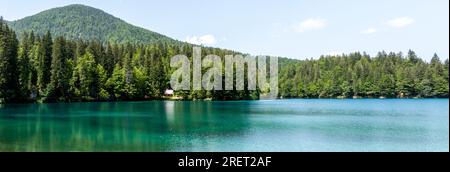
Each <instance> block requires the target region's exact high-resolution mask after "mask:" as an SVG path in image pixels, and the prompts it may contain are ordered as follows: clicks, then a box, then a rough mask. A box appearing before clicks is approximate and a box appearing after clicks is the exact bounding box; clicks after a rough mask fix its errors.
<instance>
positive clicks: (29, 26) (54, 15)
mask: <svg viewBox="0 0 450 172" xmlns="http://www.w3.org/2000/svg"><path fill="white" fill-rule="evenodd" d="M9 25H10V26H11V27H12V28H13V29H14V30H15V31H16V32H17V33H23V32H24V31H31V30H33V31H34V32H35V33H38V34H43V33H45V32H47V30H49V31H50V32H51V33H52V35H54V36H64V37H66V38H69V39H78V38H81V39H85V40H91V39H97V40H101V41H112V42H116V43H127V42H130V43H144V44H148V43H154V42H156V41H169V42H178V41H175V40H173V39H172V38H169V37H167V36H164V35H161V34H159V33H156V32H152V31H149V30H146V29H143V28H140V27H136V26H133V25H131V24H128V23H126V22H125V21H123V20H121V19H119V18H117V17H114V16H112V15H110V14H108V13H106V12H104V11H102V10H100V9H96V8H93V7H88V6H85V5H68V6H64V7H59V8H53V9H49V10H46V11H43V12H40V13H38V14H36V15H33V16H29V17H25V18H23V19H20V20H17V21H12V22H9Z"/></svg>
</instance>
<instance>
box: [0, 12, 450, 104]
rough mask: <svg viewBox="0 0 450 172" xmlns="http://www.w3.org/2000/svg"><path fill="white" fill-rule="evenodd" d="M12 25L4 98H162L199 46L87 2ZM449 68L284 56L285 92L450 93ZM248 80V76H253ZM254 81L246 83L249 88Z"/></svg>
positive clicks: (383, 59)
mask: <svg viewBox="0 0 450 172" xmlns="http://www.w3.org/2000/svg"><path fill="white" fill-rule="evenodd" d="M12 25H13V27H14V28H15V29H17V30H18V31H21V33H23V34H22V35H21V36H20V37H21V41H20V44H19V41H18V40H17V36H16V34H15V32H14V31H13V30H12V29H10V28H9V27H8V26H7V25H6V24H5V23H4V22H3V21H1V20H0V102H14V101H20V102H21V101H39V100H41V101H113V100H141V99H161V98H163V97H164V91H165V90H166V89H170V84H169V80H170V77H171V74H172V72H173V71H174V69H172V68H171V67H170V65H169V62H170V58H171V57H173V56H174V55H177V54H184V55H186V56H187V57H189V58H191V60H192V54H193V52H192V50H193V45H191V44H187V43H181V42H178V41H174V40H172V39H170V38H167V37H165V36H162V35H159V34H156V33H153V32H150V31H146V30H144V29H140V28H136V27H134V26H131V25H129V24H126V23H125V22H123V21H121V20H120V19H117V18H114V17H112V16H110V15H107V14H106V13H104V12H102V11H100V10H97V9H93V8H90V7H85V6H81V5H72V6H67V7H63V8H57V9H52V10H49V11H45V12H42V13H40V14H38V15H35V16H32V17H28V18H25V19H22V20H19V21H16V22H12ZM33 30H35V32H34V31H33ZM47 30H49V31H47ZM22 31H29V32H22ZM35 33H36V34H35ZM44 33H45V34H44ZM40 35H43V36H40ZM52 35H55V36H57V38H56V39H55V40H53V39H52ZM86 40H87V41H86ZM207 54H215V55H218V56H219V57H221V60H222V61H224V58H225V55H230V54H241V53H238V52H234V51H229V50H224V49H218V48H210V47H202V55H201V56H202V57H204V56H205V55H207ZM234 68H236V66H234ZM205 70H206V69H205V68H204V69H202V73H204V72H205ZM223 70H224V67H223ZM246 70H247V67H245V68H244V71H246ZM448 70H449V63H448V59H447V60H445V61H444V62H442V61H441V60H440V58H439V57H438V56H437V55H436V54H435V55H434V56H433V58H432V59H431V61H430V62H429V63H428V62H425V61H423V60H422V59H421V58H420V57H418V56H417V55H416V53H415V52H414V51H409V52H408V53H407V55H406V56H405V57H404V56H403V55H402V53H389V54H387V53H386V52H380V53H378V54H377V55H376V56H375V57H370V56H369V55H367V54H365V53H358V52H357V53H351V54H348V55H345V54H344V55H339V56H322V57H320V58H319V59H307V60H294V59H287V58H280V59H279V79H278V80H279V96H280V97H283V98H289V97H301V98H337V97H338V98H351V97H388V98H394V97H448V96H449V94H448V92H449V86H448V83H449V80H448V78H449V73H448ZM235 72H236V70H234V74H235ZM222 73H224V71H222ZM191 75H192V74H191ZM244 78H245V81H247V80H246V78H247V75H244ZM222 80H223V81H224V80H225V79H224V78H222ZM247 85H248V83H247V82H244V88H247ZM265 91H267V90H266V89H265V88H263V89H261V90H247V89H246V90H242V91H236V90H227V91H204V90H200V91H175V96H178V97H181V98H184V99H212V100H242V99H258V97H259V95H260V94H261V93H264V92H265Z"/></svg>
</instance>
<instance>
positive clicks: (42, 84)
mask: <svg viewBox="0 0 450 172" xmlns="http://www.w3.org/2000/svg"><path fill="white" fill-rule="evenodd" d="M52 46H53V41H52V36H51V34H50V32H49V31H48V32H47V33H46V34H45V35H44V37H43V38H42V40H41V42H40V46H39V50H38V51H39V57H38V60H39V64H38V81H37V82H38V84H37V85H38V88H39V94H40V95H43V94H44V93H45V91H46V89H47V85H48V84H49V83H50V75H51V72H50V70H51V62H52Z"/></svg>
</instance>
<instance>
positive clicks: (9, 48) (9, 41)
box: [0, 18, 19, 102]
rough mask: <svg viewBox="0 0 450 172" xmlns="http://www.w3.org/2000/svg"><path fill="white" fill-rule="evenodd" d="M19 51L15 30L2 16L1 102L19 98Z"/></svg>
mask: <svg viewBox="0 0 450 172" xmlns="http://www.w3.org/2000/svg"><path fill="white" fill-rule="evenodd" d="M17 51H18V40H17V38H16V34H15V32H14V31H13V30H11V29H10V28H9V27H8V26H7V25H6V23H5V22H4V21H3V19H2V18H0V102H11V101H15V100H17V98H18V94H19V93H18V92H19V90H18V86H19V81H18V78H17V72H18V71H17V56H18V54H17Z"/></svg>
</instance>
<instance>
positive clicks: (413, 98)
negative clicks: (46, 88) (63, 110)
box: [0, 97, 450, 105]
mask: <svg viewBox="0 0 450 172" xmlns="http://www.w3.org/2000/svg"><path fill="white" fill-rule="evenodd" d="M424 99H450V98H449V97H403V98H398V97H393V98H377V97H359V98H337V97H335V98H332V97H330V98H319V97H316V98H301V97H289V98H277V99H273V100H274V101H279V100H424ZM151 101H173V102H177V101H183V102H236V101H264V100H262V99H247V100H246V99H242V100H238V99H237V100H212V99H180V98H179V97H178V98H161V99H135V100H110V101H107V100H105V101H70V102H63V101H61V102H39V101H34V102H11V103H0V105H13V104H71V103H120V102H151Z"/></svg>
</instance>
